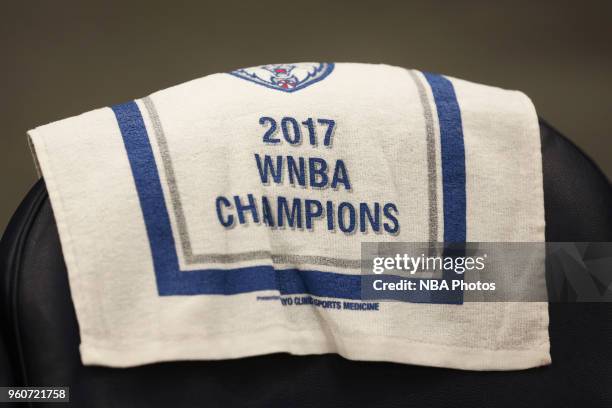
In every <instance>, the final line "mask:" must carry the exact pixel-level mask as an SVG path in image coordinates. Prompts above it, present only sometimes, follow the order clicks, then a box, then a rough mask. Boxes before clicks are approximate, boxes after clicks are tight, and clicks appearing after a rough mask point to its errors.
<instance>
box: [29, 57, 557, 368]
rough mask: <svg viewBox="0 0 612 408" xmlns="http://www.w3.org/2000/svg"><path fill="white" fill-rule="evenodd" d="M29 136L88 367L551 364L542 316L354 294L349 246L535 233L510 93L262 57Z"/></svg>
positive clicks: (521, 137)
mask: <svg viewBox="0 0 612 408" xmlns="http://www.w3.org/2000/svg"><path fill="white" fill-rule="evenodd" d="M29 136H30V138H31V141H32V143H33V146H34V149H35V153H36V156H37V159H38V162H39V165H40V169H41V171H42V174H43V176H44V178H45V180H46V185H47V189H48V191H49V196H50V199H51V203H52V206H53V210H54V214H55V219H56V221H57V227H58V230H59V234H60V238H61V243H62V249H63V253H64V257H65V261H66V266H67V269H68V274H69V280H70V288H71V292H72V297H73V301H74V305H75V308H76V313H77V317H78V321H79V327H80V334H81V345H80V351H81V358H82V361H83V363H84V364H99V365H107V366H117V367H125V366H134V365H139V364H146V363H153V362H159V361H169V360H193V359H228V358H237V357H244V356H252V355H260V354H266V353H275V352H289V353H292V354H297V355H303V354H321V353H338V354H340V355H342V356H344V357H346V358H349V359H355V360H377V361H393V362H398V363H410V364H421V365H429V366H439V367H451V368H458V369H469V370H511V369H524V368H528V367H534V366H540V365H545V364H548V363H550V355H549V341H548V309H547V304H546V303H542V302H539V303H533V302H532V303H510V302H506V303H468V302H465V303H463V304H436V303H425V304H423V303H412V302H379V303H376V304H372V303H367V304H365V306H364V302H362V301H360V300H359V298H360V292H359V274H360V271H359V265H360V244H361V242H365V241H370V242H371V241H375V242H395V241H408V242H433V241H437V242H465V241H468V242H471V241H480V242H543V241H544V209H543V208H544V206H543V189H542V169H541V153H540V139H539V131H538V124H537V116H536V113H535V110H534V107H533V105H532V103H531V102H530V100H529V99H528V98H527V97H526V96H525V95H524V94H522V93H520V92H516V91H507V90H503V89H499V88H495V87H489V86H484V85H479V84H474V83H471V82H467V81H464V80H460V79H455V78H451V77H446V76H440V75H435V74H429V73H421V72H418V71H415V70H407V69H403V68H399V67H392V66H387V65H370V64H352V63H351V64H349V63H342V64H340V63H339V64H331V63H299V64H275V65H266V66H260V67H253V68H246V69H240V70H236V71H233V72H231V73H221V74H214V75H209V76H206V77H203V78H200V79H197V80H194V81H191V82H188V83H185V84H182V85H178V86H174V87H172V88H169V89H166V90H163V91H159V92H156V93H154V94H152V95H150V96H148V97H145V98H142V99H138V100H135V101H132V102H128V103H125V104H121V105H117V106H113V107H111V108H102V109H98V110H94V111H91V112H88V113H84V114H82V115H79V116H76V117H72V118H69V119H65V120H61V121H59V122H55V123H51V124H48V125H45V126H41V127H38V128H36V129H34V130H32V131H30V132H29ZM534 279H536V280H538V279H539V280H540V282H541V281H542V280H543V279H544V273H543V271H542V275H541V276H536V277H534ZM459 303H460V302H459Z"/></svg>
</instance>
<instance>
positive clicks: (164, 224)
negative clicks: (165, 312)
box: [112, 74, 465, 303]
mask: <svg viewBox="0 0 612 408" xmlns="http://www.w3.org/2000/svg"><path fill="white" fill-rule="evenodd" d="M427 75H428V76H427V79H428V81H429V83H430V86H431V87H432V90H433V93H434V99H435V102H436V104H437V105H438V117H439V121H440V133H441V138H442V144H441V145H442V167H443V184H444V186H443V191H444V226H445V229H444V231H445V234H444V236H445V241H447V240H448V238H452V240H453V241H452V242H459V238H461V237H463V240H465V163H462V162H461V160H464V159H463V157H464V153H463V135H462V127H461V118H460V113H459V107H458V104H457V101H456V99H455V94H454V91H453V89H452V85H451V84H450V82H449V81H448V80H446V79H445V78H442V77H437V76H433V75H431V74H427ZM449 99H450V100H449ZM112 110H113V112H114V113H115V116H116V118H117V122H118V125H119V129H120V131H121V135H122V137H123V141H124V145H125V149H126V151H127V156H128V160H129V163H130V167H131V170H132V174H133V177H134V182H135V185H136V190H137V192H138V198H139V200H140V205H141V208H142V213H143V218H144V222H145V226H146V230H147V236H148V238H149V244H150V248H151V255H152V258H153V266H154V269H155V275H156V281H157V289H158V293H159V295H161V296H172V295H233V294H240V293H248V292H255V291H261V290H277V291H278V292H279V293H280V294H281V295H290V294H309V295H313V296H318V297H329V298H337V299H361V295H362V293H361V285H362V277H361V275H347V274H340V273H333V272H322V271H314V270H298V269H276V268H274V267H273V266H271V265H260V266H250V267H243V268H234V269H203V270H187V271H181V270H180V267H179V262H178V255H177V251H176V246H175V242H174V237H173V234H172V227H171V224H170V217H169V215H168V209H167V207H166V202H165V200H164V195H163V189H162V186H161V181H160V177H159V171H158V168H157V165H156V163H155V157H154V155H153V150H152V148H151V144H150V140H149V136H148V134H147V131H146V127H145V124H144V120H143V117H142V114H141V112H140V109H139V108H138V105H137V104H136V102H134V101H131V102H127V103H124V104H120V105H115V106H113V107H112ZM453 149H460V150H461V152H459V153H457V152H453V151H452V150H453ZM445 166H450V168H449V169H445ZM457 172H461V174H460V175H459V177H458V176H457ZM448 182H450V183H451V185H450V186H446V183H448ZM461 189H463V191H462V192H461V191H459V190H461ZM454 197H456V198H457V200H459V201H457V202H455V203H452V202H450V203H449V204H447V202H448V201H449V200H451V199H452V198H454ZM461 197H462V201H461ZM447 206H448V208H447ZM461 218H462V219H461ZM449 294H450V296H448V295H447V294H444V293H432V294H431V296H429V294H428V293H426V294H424V293H423V292H415V294H414V296H410V297H409V298H408V299H404V300H408V301H412V302H418V303H461V302H462V296H460V298H458V297H457V294H456V293H454V292H452V291H451V292H450V293H449Z"/></svg>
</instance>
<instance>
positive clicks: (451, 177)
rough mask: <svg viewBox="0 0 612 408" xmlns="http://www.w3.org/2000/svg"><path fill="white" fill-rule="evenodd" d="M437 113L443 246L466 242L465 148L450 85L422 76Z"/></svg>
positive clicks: (443, 81) (457, 105)
mask: <svg viewBox="0 0 612 408" xmlns="http://www.w3.org/2000/svg"><path fill="white" fill-rule="evenodd" d="M423 75H425V78H426V79H427V82H429V86H430V87H431V91H432V93H433V97H434V102H435V103H436V109H437V111H438V123H439V124H440V150H441V156H442V194H443V202H444V242H454V243H461V242H465V240H466V215H465V146H464V144H463V124H462V122H461V112H460V110H459V104H458V102H457V96H456V95H455V89H454V88H453V84H452V83H451V82H450V81H449V80H448V79H446V78H444V77H443V76H441V75H436V74H430V73H423Z"/></svg>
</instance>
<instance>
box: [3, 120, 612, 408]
mask: <svg viewBox="0 0 612 408" xmlns="http://www.w3.org/2000/svg"><path fill="white" fill-rule="evenodd" d="M540 129H541V138H542V151H543V164H544V193H545V195H544V198H545V207H546V237H547V240H548V241H612V188H611V186H610V183H609V182H608V181H607V180H606V178H605V177H604V176H603V175H602V174H601V172H600V171H599V170H598V169H597V167H596V166H595V165H594V164H593V162H592V161H590V159H588V158H587V157H586V156H585V155H584V154H583V153H581V152H580V151H579V150H578V149H577V148H576V147H575V146H574V145H573V144H571V142H569V141H568V140H567V139H566V138H565V137H563V136H562V135H560V134H559V133H558V132H557V131H556V130H554V129H553V128H552V127H550V126H549V125H548V124H546V123H545V122H541V123H540ZM611 273H612V272H611ZM0 299H1V300H2V303H1V311H0V312H1V314H0V318H1V320H0V333H1V335H2V336H1V337H0V383H1V384H0V385H9V384H10V385H31V386H51V385H57V386H59V385H68V386H70V389H71V400H72V402H71V404H70V405H71V406H73V407H92V408H93V407H105V408H106V407H196V406H197V407H234V406H236V407H242V406H248V407H281V406H283V407H301V406H304V407H320V408H323V407H361V406H363V407H398V408H399V407H447V406H452V407H555V408H561V407H612V304H608V303H581V304H569V303H565V304H564V303H553V304H550V336H551V352H552V358H553V363H552V365H551V366H548V367H542V368H536V369H530V370H524V371H510V372H470V371H459V370H450V369H440V368H430V367H419V366H411V365H400V364H392V363H373V362H355V361H349V360H346V359H344V358H341V357H339V356H337V355H319V356H305V357H295V356H290V355H287V354H273V355H266V356H259V357H251V358H243V359H236V360H228V361H193V362H175V363H162V364H152V365H146V366H141V367H135V368H128V369H113V368H105V367H84V366H83V365H82V364H81V362H80V358H79V351H78V346H79V332H78V324H77V320H76V316H75V312H74V309H73V305H72V301H71V298H70V291H69V286H68V279H67V275H66V269H65V265H64V261H63V257H62V252H61V248H60V242H59V238H58V234H57V230H56V226H55V222H54V218H53V213H52V209H51V206H50V203H49V198H48V195H47V192H46V189H45V184H44V182H43V181H42V180H41V181H38V182H37V183H36V185H35V186H34V187H33V188H32V189H31V191H30V192H29V194H28V195H27V196H26V197H25V199H24V201H23V202H22V204H21V206H20V207H19V209H18V210H17V212H16V213H15V215H14V217H13V219H12V221H11V222H10V225H9V226H8V228H7V230H6V232H5V234H4V236H3V238H2V242H1V245H0ZM24 405H25V404H24ZM59 405H60V404H52V405H51V406H54V407H58V406H59ZM20 406H23V405H21V404H20ZM33 406H41V407H42V406H44V404H35V405H33Z"/></svg>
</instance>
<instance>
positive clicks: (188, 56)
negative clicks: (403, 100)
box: [0, 0, 612, 231]
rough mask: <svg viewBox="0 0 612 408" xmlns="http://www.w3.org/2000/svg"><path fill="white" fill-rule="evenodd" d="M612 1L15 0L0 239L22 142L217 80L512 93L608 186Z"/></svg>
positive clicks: (1, 30) (3, 52)
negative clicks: (353, 72) (36, 131)
mask: <svg viewBox="0 0 612 408" xmlns="http://www.w3.org/2000/svg"><path fill="white" fill-rule="evenodd" d="M611 21H612V1H609V0H608V1H600V2H599V1H571V2H562V1H529V2H527V1H525V2H523V1H517V0H514V1H505V0H504V1H455V2H454V1H442V0H437V1H429V2H412V1H401V2H400V1H397V2H384V1H371V2H360V1H318V0H316V1H315V0H302V1H281V0H277V1H260V0H257V1H254V0H253V1H251V0H249V1H228V0H226V1H218V0H217V1H211V2H206V1H200V2H193V3H185V2H180V1H166V2H160V3H156V2H154V1H148V2H128V1H125V0H124V1H120V2H119V1H99V0H96V1H79V2H76V1H70V2H67V1H41V2H36V1H22V2H14V3H13V4H6V3H3V4H2V6H1V8H0V122H1V123H2V130H1V131H2V134H1V135H0V180H1V184H0V194H1V196H0V197H1V200H0V231H2V230H3V229H4V227H5V225H6V222H7V221H8V219H9V217H10V215H11V214H12V212H13V211H14V209H15V207H16V206H17V204H18V203H19V201H20V200H21V198H22V197H23V195H24V194H25V192H26V191H27V190H28V189H29V187H30V186H31V185H32V183H33V182H34V181H35V178H36V176H35V172H34V167H33V165H32V161H31V157H30V154H29V151H28V148H27V143H26V136H25V132H26V131H27V130H28V129H31V128H33V127H35V126H38V125H42V124H45V123H48V122H51V121H55V120H58V119H62V118H65V117H68V116H73V115H76V114H79V113H82V112H84V111H87V110H90V109H93V108H97V107H101V106H107V105H112V104H115V103H118V102H123V101H127V100H130V99H134V98H138V97H142V96H145V95H147V94H149V93H151V92H153V91H156V90H158V89H161V88H165V87H168V86H171V85H174V84H178V83H181V82H185V81H187V80H190V79H193V78H197V77H200V76H203V75H207V74H210V73H214V72H224V71H229V70H232V69H235V68H239V67H243V66H252V65H259V64H266V63H274V62H297V61H336V62H347V61H354V62H374V63H378V62H383V63H388V64H393V65H400V66H404V67H411V68H417V69H421V70H427V71H433V72H439V73H443V74H447V75H451V76H455V77H460V78H464V79H468V80H472V81H475V82H481V83H485V84H490V85H496V86H500V87H504V88H512V89H519V90H522V91H523V92H525V93H527V94H528V95H529V96H530V97H531V98H532V100H533V101H534V103H535V105H536V108H537V110H538V113H539V114H540V116H542V117H544V118H545V119H547V120H548V121H549V122H550V123H552V124H553V126H555V127H557V128H558V129H559V130H561V131H562V132H563V133H564V134H565V135H567V136H568V137H569V138H570V139H572V140H573V141H574V142H575V143H576V144H577V145H578V146H580V147H581V148H582V149H583V150H584V151H586V152H587V154H589V155H590V156H591V157H592V158H593V159H594V160H595V161H596V162H597V163H598V164H599V166H600V167H601V168H602V169H603V170H604V172H605V173H606V174H607V176H608V178H612V131H611V130H612V126H611V125H610V121H611V120H612V102H611V98H610V91H611V90H612V80H611V79H610V75H611V74H612V22H611Z"/></svg>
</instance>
